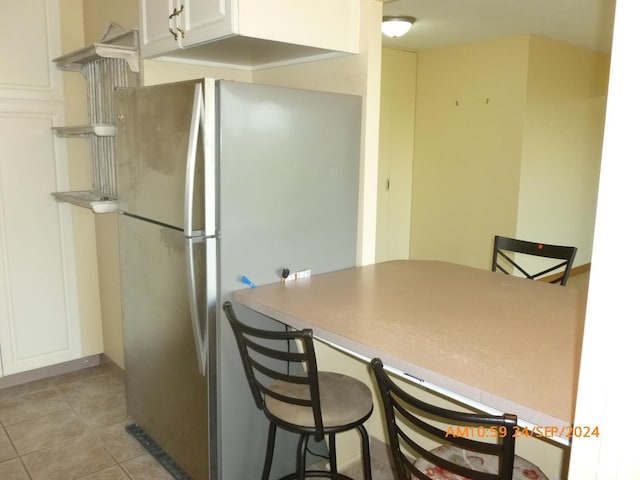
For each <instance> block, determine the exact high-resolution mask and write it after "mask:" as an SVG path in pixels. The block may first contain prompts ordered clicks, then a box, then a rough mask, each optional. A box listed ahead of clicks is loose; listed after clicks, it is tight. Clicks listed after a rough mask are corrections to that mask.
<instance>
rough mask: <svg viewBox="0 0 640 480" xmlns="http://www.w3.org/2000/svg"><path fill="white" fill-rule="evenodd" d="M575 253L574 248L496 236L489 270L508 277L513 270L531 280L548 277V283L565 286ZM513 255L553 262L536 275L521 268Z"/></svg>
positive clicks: (520, 263)
mask: <svg viewBox="0 0 640 480" xmlns="http://www.w3.org/2000/svg"><path fill="white" fill-rule="evenodd" d="M577 251H578V249H577V248H576V247H569V246H563V245H547V244H544V243H536V242H529V241H526V240H517V239H515V238H509V237H502V236H499V235H496V236H495V238H494V241H493V258H492V262H491V270H493V271H494V272H496V271H498V270H499V271H501V272H502V273H506V274H508V275H510V274H511V272H512V271H513V269H515V270H517V271H519V272H520V273H521V274H522V275H524V276H525V277H526V278H528V279H531V280H539V279H540V278H542V277H544V276H547V275H548V276H551V278H552V280H551V281H550V283H560V285H566V284H567V280H568V279H569V275H570V274H571V267H572V265H573V260H574V259H575V257H576V252H577ZM514 253H518V254H525V255H530V256H535V257H544V258H549V259H552V260H554V262H553V264H552V265H551V266H546V267H545V268H543V269H542V270H540V271H536V273H529V271H528V270H527V269H525V268H524V267H523V266H522V263H523V262H522V261H518V262H516V261H515V260H514V258H513V254H514ZM529 270H530V269H529Z"/></svg>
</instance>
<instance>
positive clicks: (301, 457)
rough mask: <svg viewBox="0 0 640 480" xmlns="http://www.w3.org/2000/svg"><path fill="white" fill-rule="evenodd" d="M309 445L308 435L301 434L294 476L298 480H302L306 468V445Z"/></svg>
mask: <svg viewBox="0 0 640 480" xmlns="http://www.w3.org/2000/svg"><path fill="white" fill-rule="evenodd" d="M308 443H309V435H308V434H306V433H303V434H301V435H300V440H298V455H297V458H296V474H297V476H298V480H304V477H305V473H306V472H305V470H306V468H307V444H308Z"/></svg>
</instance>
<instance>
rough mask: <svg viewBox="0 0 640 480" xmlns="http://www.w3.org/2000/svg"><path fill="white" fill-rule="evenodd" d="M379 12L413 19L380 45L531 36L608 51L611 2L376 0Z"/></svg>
mask: <svg viewBox="0 0 640 480" xmlns="http://www.w3.org/2000/svg"><path fill="white" fill-rule="evenodd" d="M382 1H383V2H384V5H383V13H384V15H409V16H412V17H415V18H416V22H415V23H414V25H413V28H412V29H411V30H410V31H409V33H408V34H406V35H405V36H404V37H401V38H396V39H393V38H389V37H386V36H384V35H383V36H382V44H383V46H385V47H392V48H400V49H404V50H421V49H423V48H433V47H441V46H447V45H455V44H460V43H469V42H477V41H482V40H490V39H496V38H503V37H509V36H514V35H523V34H531V35H537V36H541V37H546V38H549V39H553V40H558V41H562V42H565V43H570V44H573V45H578V46H581V47H585V48H588V49H590V50H596V51H600V52H603V53H609V52H610V51H611V32H612V29H613V12H614V10H615V0H382Z"/></svg>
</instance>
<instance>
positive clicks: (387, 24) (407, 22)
mask: <svg viewBox="0 0 640 480" xmlns="http://www.w3.org/2000/svg"><path fill="white" fill-rule="evenodd" d="M415 21H416V19H415V18H413V17H407V16H404V15H403V16H386V15H385V16H384V17H382V33H384V34H385V35H386V36H387V37H394V38H395V37H401V36H402V35H404V34H405V33H407V32H408V31H409V29H410V28H411V25H413V22H415Z"/></svg>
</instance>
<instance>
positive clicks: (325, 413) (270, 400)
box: [265, 372, 373, 430]
mask: <svg viewBox="0 0 640 480" xmlns="http://www.w3.org/2000/svg"><path fill="white" fill-rule="evenodd" d="M318 383H319V387H320V405H321V408H322V423H323V425H324V426H325V428H338V429H339V428H340V427H342V426H346V425H354V424H356V423H360V422H362V421H363V419H365V420H366V419H367V418H369V416H370V415H371V410H372V408H373V399H372V396H371V390H369V388H368V387H367V386H366V385H365V384H364V383H362V382H361V381H359V380H356V379H355V378H352V377H349V376H347V375H342V374H340V373H335V372H318ZM271 390H272V391H274V392H276V393H280V394H282V395H286V396H289V397H294V398H304V397H305V393H308V391H309V389H308V388H307V387H306V386H304V385H299V384H293V383H288V382H283V381H280V380H276V381H275V382H274V383H272V384H271ZM265 409H266V411H267V412H268V413H269V414H270V415H272V416H273V417H277V418H279V419H280V420H282V421H286V422H287V423H290V424H292V425H297V426H299V427H301V428H313V427H315V419H314V418H313V412H312V410H311V409H310V408H307V407H302V406H299V405H293V404H291V403H288V402H283V401H280V400H278V399H276V398H274V397H271V396H268V397H266V398H265ZM351 428H352V427H349V428H347V430H350V429H351Z"/></svg>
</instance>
